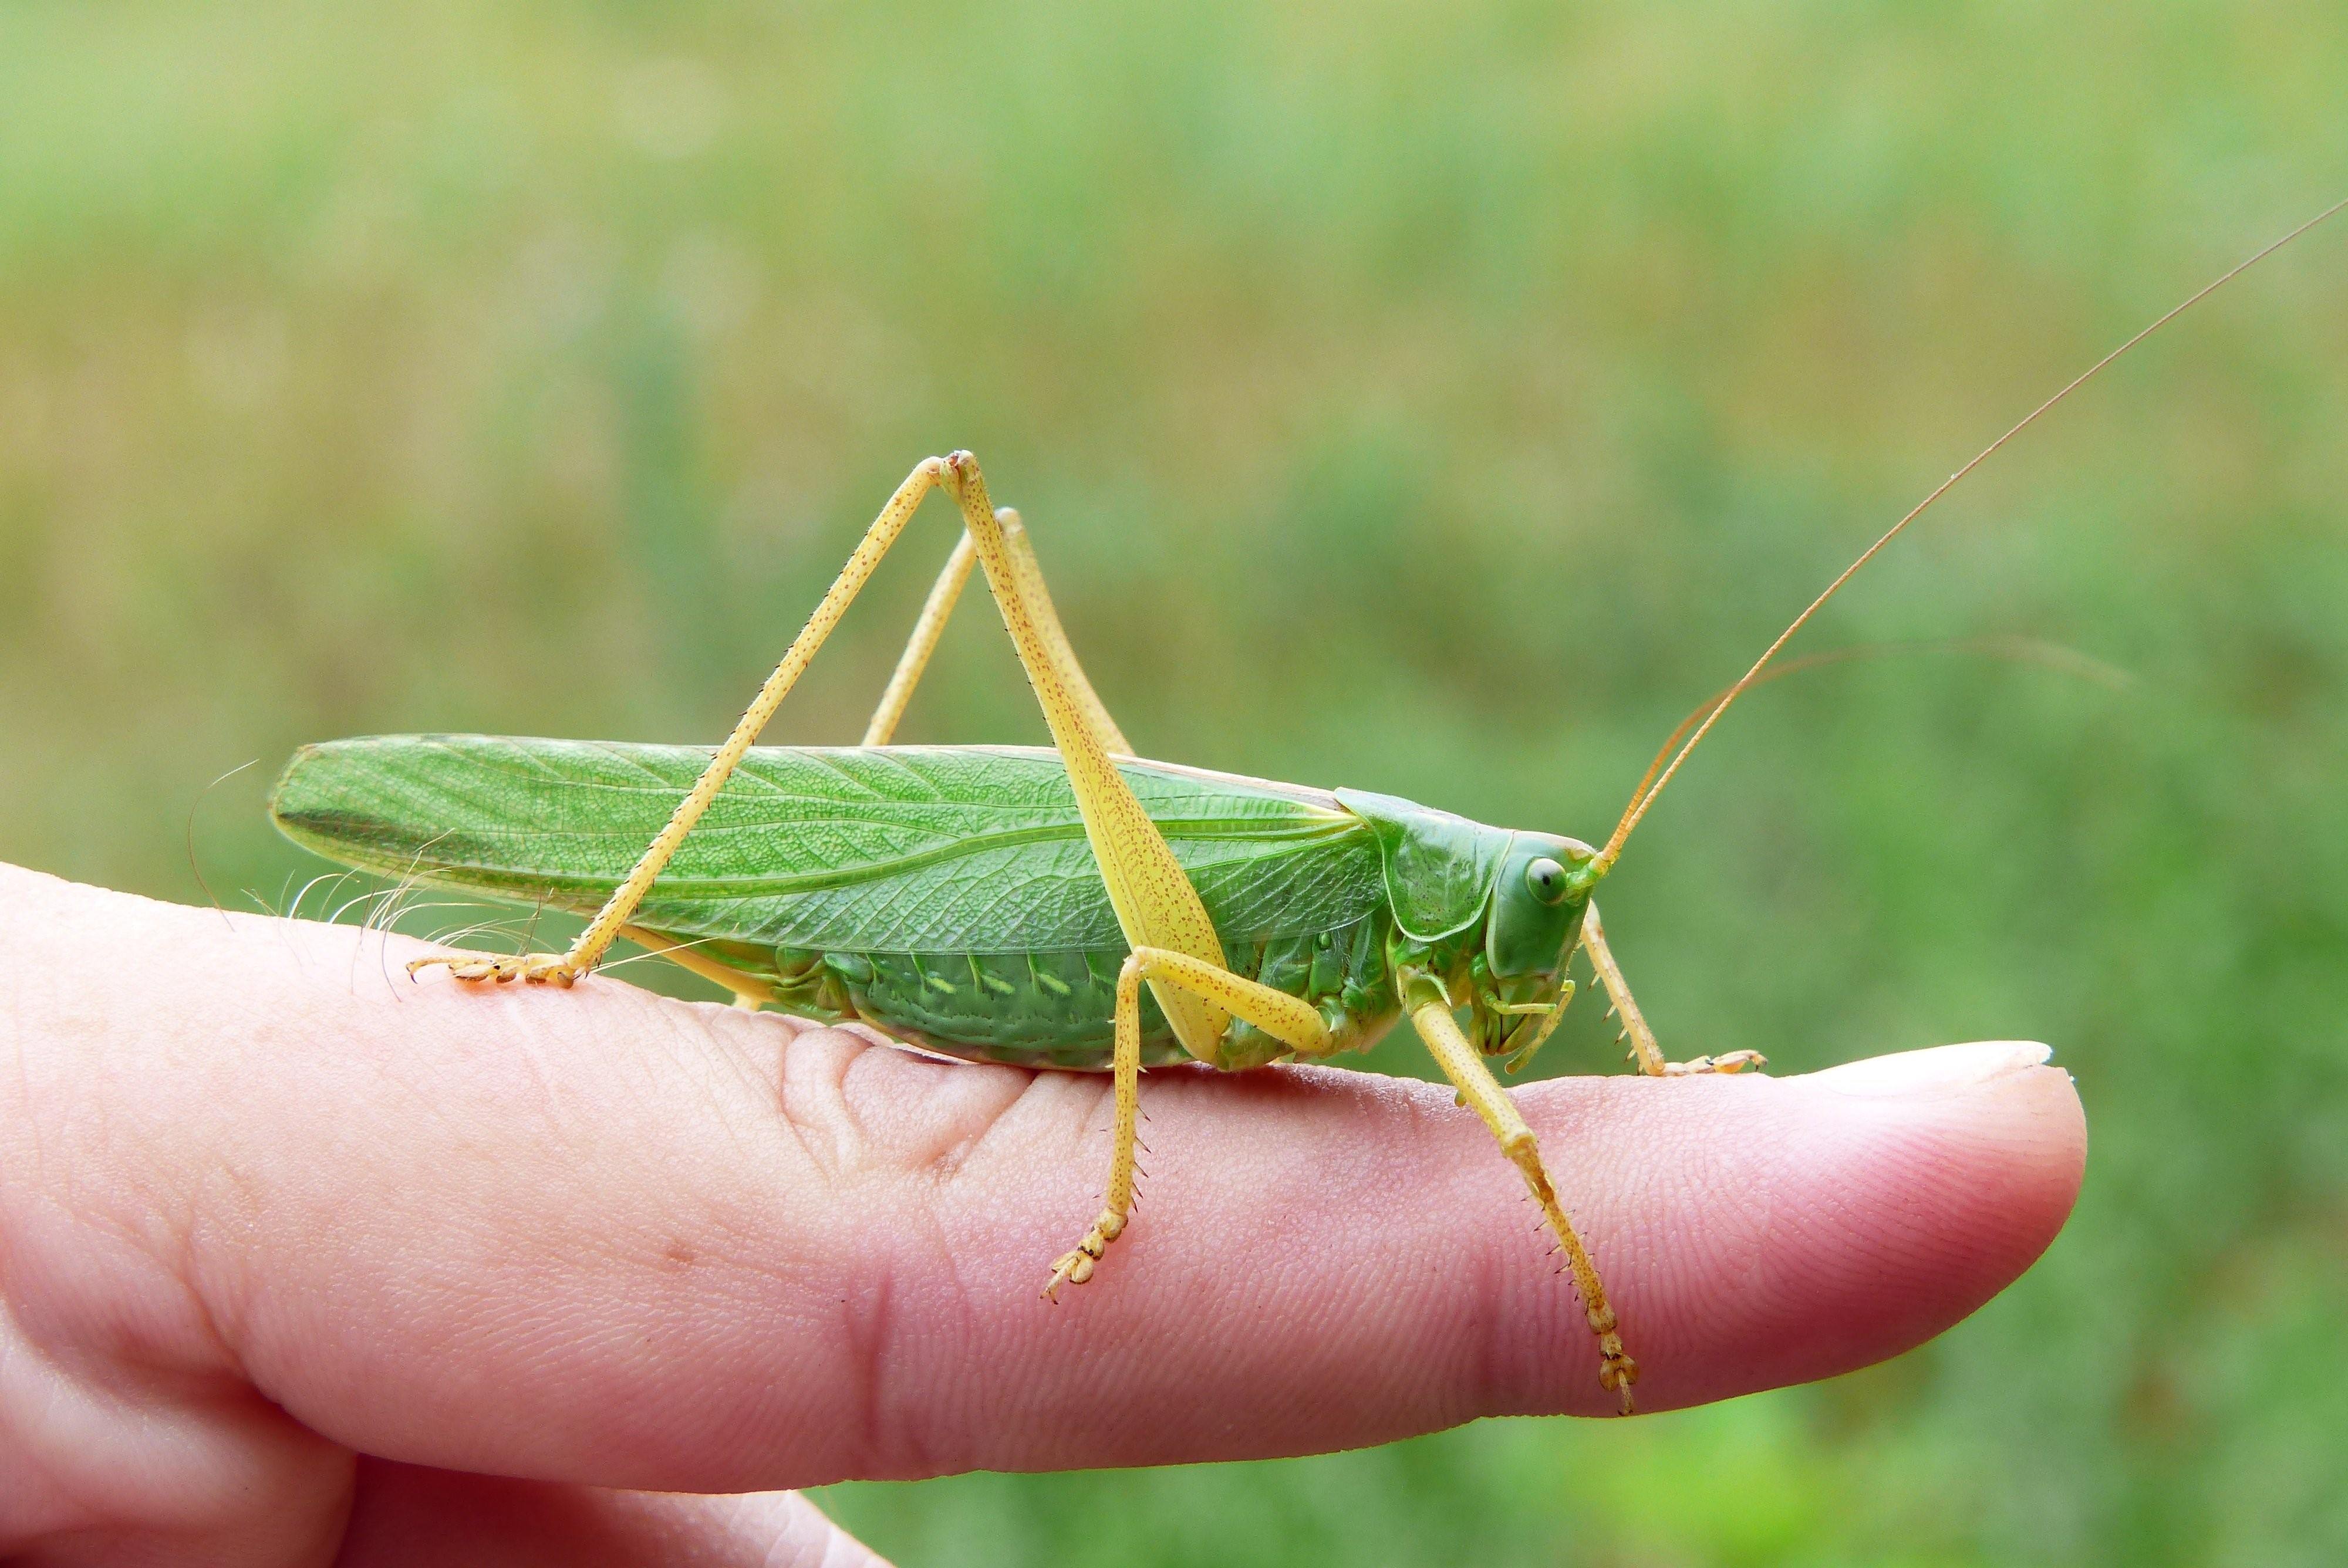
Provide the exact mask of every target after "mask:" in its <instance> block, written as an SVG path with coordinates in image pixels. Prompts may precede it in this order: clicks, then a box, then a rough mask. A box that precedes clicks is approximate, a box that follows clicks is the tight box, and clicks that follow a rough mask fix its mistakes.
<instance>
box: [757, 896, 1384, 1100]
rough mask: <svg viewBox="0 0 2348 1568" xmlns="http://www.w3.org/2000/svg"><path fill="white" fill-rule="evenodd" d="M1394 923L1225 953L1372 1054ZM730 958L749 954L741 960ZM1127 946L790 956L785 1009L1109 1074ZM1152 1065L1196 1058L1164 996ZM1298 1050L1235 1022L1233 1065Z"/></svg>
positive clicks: (954, 1050)
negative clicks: (1170, 1018)
mask: <svg viewBox="0 0 2348 1568" xmlns="http://www.w3.org/2000/svg"><path fill="white" fill-rule="evenodd" d="M1390 924H1391V923H1390V922H1389V921H1388V920H1387V919H1385V917H1384V915H1383V912H1382V911H1379V912H1373V913H1372V914H1370V915H1368V916H1365V917H1362V918H1360V919H1357V920H1354V921H1353V922H1352V923H1351V924H1349V925H1347V926H1345V927H1341V928H1340V929H1338V930H1334V931H1325V932H1317V933H1313V934H1309V935H1304V936H1298V937H1283V938H1275V939H1273V940H1271V941H1264V942H1256V943H1251V944H1247V945H1245V946H1241V947H1232V948H1226V949H1225V955H1224V958H1225V962H1226V963H1227V964H1228V965H1229V966H1230V968H1231V969H1232V971H1233V972H1234V973H1237V974H1240V975H1242V976H1245V977H1247V978H1248V979H1253V980H1256V981H1259V982H1260V983H1262V984H1264V985H1268V986H1271V987H1272V988H1274V989H1278V990H1282V991H1285V992H1286V993H1288V994H1289V995H1290V996H1293V997H1301V998H1303V999H1304V1000H1306V1001H1309V1002H1311V1003H1312V1004H1313V1006H1314V1008H1316V1009H1318V1010H1319V1011H1320V1013H1321V1017H1322V1020H1323V1022H1325V1023H1326V1024H1327V1025H1328V1026H1329V1031H1330V1037H1331V1038H1330V1050H1331V1051H1332V1052H1333V1053H1334V1052H1336V1051H1344V1050H1362V1049H1364V1048H1365V1047H1367V1046H1369V1045H1371V1044H1373V1043H1375V1040H1377V1038H1378V1037H1379V1036H1380V1035H1382V1034H1384V1033H1385V1030H1386V1029H1387V1028H1388V1027H1389V1026H1391V1025H1392V1024H1393V1022H1394V1021H1395V1018H1396V1017H1397V1016H1398V1011H1399V1009H1398V1008H1397V1006H1396V1004H1395V993H1394V986H1393V984H1392V981H1391V979H1389V977H1388V971H1387V964H1386V938H1387V935H1388V928H1389V926H1390ZM726 959H727V961H729V962H739V961H741V960H740V958H737V957H736V955H735V954H732V953H729V954H727V955H726ZM1124 959H1125V951H1124V949H1123V948H1082V949H1068V950H1062V951H1056V952H1047V953H1023V954H1008V955H1005V954H987V955H975V954H959V955H952V956H940V955H936V954H920V955H915V954H905V953H823V954H810V953H803V952H784V953H778V954H776V955H775V961H774V967H773V969H772V970H771V971H770V972H771V973H772V974H773V977H774V979H775V980H776V982H777V987H778V998H779V1000H780V1003H781V1005H782V1007H783V1008H784V1009H785V1010H786V1011H790V1012H802V1013H813V1014H817V1015H819V1016H824V1017H829V1018H834V1019H841V1020H847V1019H861V1020H864V1021H866V1022H868V1023H870V1024H873V1025H875V1026H876V1027H878V1028H880V1029H881V1030H885V1031H886V1032H888V1033H889V1034H891V1035H893V1036H895V1037H896V1038H898V1039H900V1040H906V1041H907V1042H909V1043H911V1044H914V1045H919V1046H922V1047H924V1048H926V1049H928V1050H935V1051H939V1052H941V1053H942V1054H944V1055H947V1056H956V1057H961V1058H963V1059H964V1060H965V1061H999V1062H1005V1063H1008V1064H1011V1065H1013V1066H1017V1067H1049V1068H1059V1069H1062V1070H1066V1071H1106V1070H1107V1068H1108V1066H1109V1060H1110V1055H1111V1051H1112V1050H1113V1047H1114V1045H1115V1040H1116V1011H1117V968H1118V966H1119V965H1121V964H1122V963H1123V962H1124ZM1141 1042H1142V1043H1141V1061H1142V1065H1144V1066H1145V1067H1155V1066H1160V1065H1163V1064H1166V1063H1169V1062H1177V1061H1185V1060H1187V1055H1186V1053H1185V1052H1184V1050H1182V1047H1181V1044H1180V1042H1179V1041H1178V1040H1176V1039H1175V1038H1174V1031H1173V1030H1172V1029H1170V1028H1169V1026H1168V1025H1167V1022H1166V1017H1165V1015H1164V1013H1162V1012H1161V1011H1159V1007H1158V1002H1157V1000H1156V999H1155V998H1153V997H1152V996H1151V995H1150V994H1149V991H1148V988H1146V987H1145V988H1144V989H1143V990H1142V995H1141ZM1291 1054H1292V1053H1291V1052H1290V1050H1288V1048H1287V1047H1286V1046H1285V1045H1283V1044H1282V1043H1281V1042H1280V1041H1278V1040H1273V1039H1272V1038H1271V1037H1270V1036H1268V1035H1266V1034H1264V1033H1263V1032H1262V1030H1258V1029H1256V1028H1255V1027H1254V1026H1253V1025H1251V1024H1249V1023H1245V1022H1242V1021H1241V1020H1237V1019H1234V1020H1231V1027H1230V1028H1229V1029H1228V1030H1226V1031H1225V1033H1224V1036H1223V1048H1222V1065H1223V1066H1226V1067H1231V1068H1241V1067H1254V1066H1259V1065H1261V1064H1262V1063H1264V1062H1267V1061H1281V1060H1282V1059H1284V1058H1286V1057H1288V1056H1290V1055H1291Z"/></svg>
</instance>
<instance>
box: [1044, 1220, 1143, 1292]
mask: <svg viewBox="0 0 2348 1568" xmlns="http://www.w3.org/2000/svg"><path fill="white" fill-rule="evenodd" d="M1124 1232H1125V1216H1124V1215H1123V1214H1118V1213H1117V1212H1116V1211H1115V1210H1113V1209H1103V1210H1102V1211H1101V1216H1100V1218H1098V1219H1097V1220H1095V1221H1094V1222H1093V1228H1092V1229H1090V1230H1088V1231H1086V1233H1085V1239H1084V1240H1082V1241H1080V1242H1078V1243H1077V1244H1076V1251H1074V1252H1071V1253H1067V1254H1066V1255H1063V1256H1062V1257H1061V1259H1060V1261H1059V1262H1057V1263H1056V1264H1054V1265H1053V1266H1052V1277H1051V1278H1049V1279H1047V1280H1045V1282H1044V1299H1045V1300H1046V1301H1053V1302H1056V1301H1058V1300H1059V1299H1060V1296H1059V1290H1060V1286H1064V1285H1082V1284H1084V1283H1085V1281H1086V1280H1088V1279H1090V1278H1091V1277H1092V1276H1093V1266H1094V1265H1096V1264H1097V1263H1099V1262H1100V1260H1101V1255H1102V1254H1103V1253H1105V1252H1107V1251H1108V1244H1109V1243H1111V1242H1113V1241H1115V1240H1116V1239H1117V1237H1118V1236H1119V1235H1123V1234H1124Z"/></svg>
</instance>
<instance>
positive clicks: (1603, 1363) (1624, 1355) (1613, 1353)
mask: <svg viewBox="0 0 2348 1568" xmlns="http://www.w3.org/2000/svg"><path fill="white" fill-rule="evenodd" d="M1590 1330H1591V1333H1593V1334H1595V1335H1597V1336H1598V1386H1599V1387H1600V1388H1601V1389H1612V1390H1613V1391H1614V1393H1615V1395H1616V1396H1617V1397H1618V1398H1619V1399H1621V1400H1622V1413H1623V1414H1624V1415H1626V1416H1629V1415H1635V1414H1637V1413H1638V1411H1637V1407H1636V1406H1635V1404H1634V1403H1633V1402H1632V1398H1631V1385H1632V1384H1633V1383H1635V1382H1637V1381H1638V1380H1639V1363H1638V1362H1636V1361H1634V1360H1632V1358H1631V1354H1630V1352H1629V1351H1627V1350H1625V1349H1623V1348H1622V1335H1621V1334H1619V1333H1617V1332H1616V1331H1615V1327H1614V1309H1613V1308H1612V1307H1607V1308H1605V1309H1604V1310H1603V1311H1599V1312H1592V1313H1591V1314H1590Z"/></svg>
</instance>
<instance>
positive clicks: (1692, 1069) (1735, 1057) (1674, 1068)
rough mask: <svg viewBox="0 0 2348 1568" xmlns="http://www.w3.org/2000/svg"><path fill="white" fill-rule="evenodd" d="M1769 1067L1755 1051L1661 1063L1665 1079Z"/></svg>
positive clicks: (1766, 1060) (1762, 1056)
mask: <svg viewBox="0 0 2348 1568" xmlns="http://www.w3.org/2000/svg"><path fill="white" fill-rule="evenodd" d="M1768 1065H1769V1059H1768V1058H1767V1057H1766V1056H1764V1055H1762V1054H1761V1053H1760V1052H1759V1051H1757V1050H1732V1051H1730V1052H1728V1053H1727V1054H1726V1055H1725V1056H1699V1057H1697V1058H1696V1059H1695V1060H1694V1061H1667V1062H1665V1063H1663V1076H1664V1077H1666V1078H1689V1077H1693V1076H1694V1075H1695V1074H1696V1073H1699V1072H1743V1071H1746V1070H1747V1069H1750V1070H1751V1071H1755V1072H1758V1071H1760V1070H1761V1069H1763V1068H1765V1067H1766V1066H1768Z"/></svg>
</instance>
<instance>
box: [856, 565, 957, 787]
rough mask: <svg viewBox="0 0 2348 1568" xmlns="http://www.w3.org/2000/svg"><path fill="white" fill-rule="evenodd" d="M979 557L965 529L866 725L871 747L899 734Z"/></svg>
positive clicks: (866, 742)
mask: <svg viewBox="0 0 2348 1568" xmlns="http://www.w3.org/2000/svg"><path fill="white" fill-rule="evenodd" d="M977 560H978V547H977V546H976V545H975V544H973V543H972V542H971V537H970V533H969V531H968V530H967V529H965V530H964V531H963V536H962V538H959V539H957V540H955V541H954V548H953V554H952V555H950V556H948V557H946V564H945V569H944V570H943V571H941V572H940V573H938V580H937V581H936V583H934V584H933V585H932V587H931V589H930V597H929V600H928V601H927V602H926V603H924V604H923V605H922V617H921V619H920V620H916V621H915V622H913V635H912V636H911V638H910V639H908V640H907V641H906V643H905V651H904V652H903V653H902V654H901V655H900V656H899V657H898V660H897V669H896V672H895V673H894V674H892V675H891V676H890V677H889V689H888V690H887V691H886V692H882V693H880V706H879V707H878V708H875V709H874V710H872V722H871V723H869V724H867V725H865V726H864V739H863V741H862V742H861V744H863V745H868V746H885V745H887V744H888V743H889V741H890V738H891V736H893V735H895V734H896V733H897V722H898V721H899V720H901V719H902V718H903V717H904V716H905V704H906V703H908V702H911V701H912V700H913V688H914V687H915V686H918V685H920V684H921V682H922V671H924V670H926V669H928V668H929V666H930V655H932V653H935V652H936V651H938V639H939V638H940V637H941V636H942V635H943V634H944V632H945V629H946V621H947V620H949V619H950V618H952V616H953V609H954V601H955V600H959V599H960V598H962V590H963V584H964V583H967V582H968V581H969V580H970V569H971V567H972V566H973V564H975V563H976V561H977Z"/></svg>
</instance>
